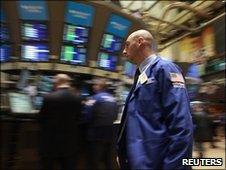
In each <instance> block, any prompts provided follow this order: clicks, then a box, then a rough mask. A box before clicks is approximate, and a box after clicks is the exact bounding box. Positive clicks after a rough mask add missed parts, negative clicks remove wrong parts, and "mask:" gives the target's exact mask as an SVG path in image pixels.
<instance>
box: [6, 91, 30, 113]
mask: <svg viewBox="0 0 226 170" xmlns="http://www.w3.org/2000/svg"><path fill="white" fill-rule="evenodd" d="M9 103H10V109H11V112H12V113H32V110H33V109H32V102H31V98H30V97H29V96H28V95H27V94H22V93H9Z"/></svg>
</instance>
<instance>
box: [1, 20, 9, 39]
mask: <svg viewBox="0 0 226 170" xmlns="http://www.w3.org/2000/svg"><path fill="white" fill-rule="evenodd" d="M0 40H1V42H8V41H9V32H8V28H7V26H6V24H5V23H2V22H1V27H0Z"/></svg>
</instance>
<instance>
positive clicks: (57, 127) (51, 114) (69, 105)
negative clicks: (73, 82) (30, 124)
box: [39, 74, 81, 170]
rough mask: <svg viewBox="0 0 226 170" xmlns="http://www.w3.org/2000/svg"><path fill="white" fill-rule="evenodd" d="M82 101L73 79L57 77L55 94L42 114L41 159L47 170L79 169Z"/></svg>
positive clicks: (64, 75) (48, 96)
mask: <svg viewBox="0 0 226 170" xmlns="http://www.w3.org/2000/svg"><path fill="white" fill-rule="evenodd" d="M80 112H81V101H80V99H79V98H78V97H76V95H75V94H74V93H72V91H71V87H70V77H69V76H68V75H66V74H57V75H56V76H55V91H54V92H52V93H50V94H48V95H46V96H45V98H44V101H43V105H42V108H41V110H40V113H39V119H40V157H41V166H42V168H43V169H45V170H53V169H56V168H55V167H54V165H55V163H58V164H59V165H60V167H61V169H62V170H72V169H73V170H74V169H76V167H75V165H76V159H77V156H78V155H77V154H78V153H77V152H78V147H79V146H78V141H79V134H78V127H77V126H78V119H79V116H80V114H81V113H80Z"/></svg>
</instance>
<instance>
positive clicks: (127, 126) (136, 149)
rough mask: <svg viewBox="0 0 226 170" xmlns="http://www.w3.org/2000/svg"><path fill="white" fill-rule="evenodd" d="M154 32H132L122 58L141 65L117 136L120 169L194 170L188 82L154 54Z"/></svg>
mask: <svg viewBox="0 0 226 170" xmlns="http://www.w3.org/2000/svg"><path fill="white" fill-rule="evenodd" d="M155 48H156V46H155V42H154V39H153V36H152V35H151V33H150V32H148V31H146V30H138V31H135V32H133V33H132V34H131V35H130V36H129V37H128V38H127V40H126V42H125V49H124V51H123V54H124V55H125V57H126V58H127V59H128V60H129V61H131V62H132V63H134V64H136V65H137V71H136V74H135V81H134V84H133V86H132V89H131V91H130V93H129V95H128V97H127V99H126V103H125V107H124V111H123V116H122V120H121V124H120V128H119V135H118V140H117V144H118V147H117V148H118V158H119V164H120V167H121V169H173V170H175V169H190V168H191V167H188V166H182V159H183V158H190V157H191V155H192V144H193V143H192V142H193V124H192V119H191V113H190V106H189V99H188V94H187V91H186V88H185V81H184V78H183V76H182V73H181V70H180V68H179V67H178V66H176V65H175V64H173V63H172V62H170V61H167V60H164V59H162V58H160V57H159V56H158V55H157V54H156V53H155V51H156V50H155Z"/></svg>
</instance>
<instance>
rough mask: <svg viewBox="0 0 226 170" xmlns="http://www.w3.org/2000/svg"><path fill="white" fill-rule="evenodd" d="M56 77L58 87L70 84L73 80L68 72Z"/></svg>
mask: <svg viewBox="0 0 226 170" xmlns="http://www.w3.org/2000/svg"><path fill="white" fill-rule="evenodd" d="M54 79H55V84H56V86H57V87H61V86H65V87H66V86H69V85H70V81H71V78H70V77H69V76H68V75H67V74H57V75H56V76H55V78H54Z"/></svg>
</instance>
